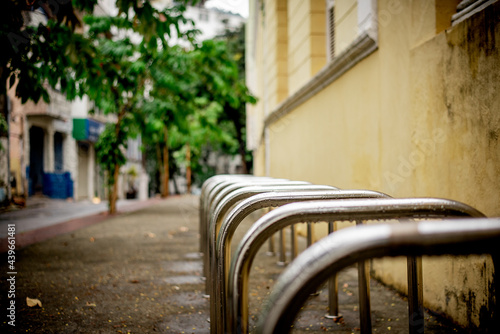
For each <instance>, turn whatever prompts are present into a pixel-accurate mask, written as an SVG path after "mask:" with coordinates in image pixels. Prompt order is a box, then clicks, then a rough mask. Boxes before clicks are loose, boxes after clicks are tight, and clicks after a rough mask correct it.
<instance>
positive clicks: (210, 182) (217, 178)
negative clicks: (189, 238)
mask: <svg viewBox="0 0 500 334" xmlns="http://www.w3.org/2000/svg"><path fill="white" fill-rule="evenodd" d="M252 177H253V175H248V174H242V175H230V174H222V175H214V176H212V177H210V178H208V179H207V180H206V181H205V182H203V184H202V186H201V192H200V206H199V218H200V220H199V222H200V227H201V222H202V220H203V219H204V216H205V210H206V208H205V203H206V201H207V197H208V194H209V193H210V191H211V190H212V189H213V187H215V186H216V185H217V184H219V183H221V182H223V181H227V180H236V179H244V178H247V179H251V178H252ZM202 251H203V249H202V248H201V244H200V252H202Z"/></svg>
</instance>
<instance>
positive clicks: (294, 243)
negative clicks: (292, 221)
mask: <svg viewBox="0 0 500 334" xmlns="http://www.w3.org/2000/svg"><path fill="white" fill-rule="evenodd" d="M290 238H291V240H290V250H291V258H292V261H293V260H294V259H295V258H296V257H297V255H299V245H298V240H297V239H298V238H297V229H296V228H295V225H290Z"/></svg>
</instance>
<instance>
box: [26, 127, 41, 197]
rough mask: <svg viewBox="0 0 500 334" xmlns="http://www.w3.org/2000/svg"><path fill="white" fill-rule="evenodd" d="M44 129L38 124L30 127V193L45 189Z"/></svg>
mask: <svg viewBox="0 0 500 334" xmlns="http://www.w3.org/2000/svg"><path fill="white" fill-rule="evenodd" d="M43 138H44V133H43V129H42V128H39V127H37V126H32V127H31V128H30V175H29V177H30V194H31V195H33V194H35V193H39V192H42V189H43V142H44V140H43Z"/></svg>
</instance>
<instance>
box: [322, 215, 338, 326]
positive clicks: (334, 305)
mask: <svg viewBox="0 0 500 334" xmlns="http://www.w3.org/2000/svg"><path fill="white" fill-rule="evenodd" d="M335 230H336V226H335V223H334V222H328V234H332V233H333V232H335ZM338 286H339V285H338V277H337V274H334V275H333V276H332V277H330V278H329V279H328V313H327V314H326V315H325V318H328V319H334V320H336V319H339V318H341V317H342V315H341V314H340V313H339V291H338Z"/></svg>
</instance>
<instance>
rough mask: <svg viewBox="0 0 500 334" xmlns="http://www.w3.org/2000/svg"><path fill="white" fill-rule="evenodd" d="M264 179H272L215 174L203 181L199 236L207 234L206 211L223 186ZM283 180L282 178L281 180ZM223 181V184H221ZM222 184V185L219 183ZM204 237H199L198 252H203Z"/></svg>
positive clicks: (204, 245) (204, 246)
mask: <svg viewBox="0 0 500 334" xmlns="http://www.w3.org/2000/svg"><path fill="white" fill-rule="evenodd" d="M264 180H273V179H272V178H269V177H259V176H252V175H216V176H213V177H211V178H210V179H208V180H207V181H205V182H204V183H203V186H202V193H201V195H200V210H199V212H200V221H199V223H200V226H199V227H200V228H199V231H200V234H201V236H206V234H207V230H206V227H207V221H208V219H207V211H208V210H209V207H210V204H211V203H212V201H213V199H214V198H215V196H216V195H217V194H218V193H219V192H220V190H221V189H223V188H224V187H226V186H228V185H231V184H235V183H238V182H256V183H258V182H260V181H264ZM274 180H282V179H274ZM283 181H284V180H283ZM222 183H223V184H222ZM221 184H222V185H221ZM205 241H206V238H203V237H201V238H200V252H201V253H203V252H204V251H205V249H206V244H205Z"/></svg>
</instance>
